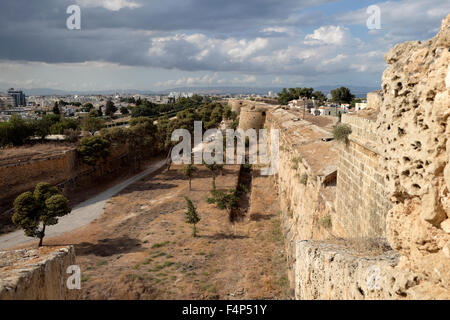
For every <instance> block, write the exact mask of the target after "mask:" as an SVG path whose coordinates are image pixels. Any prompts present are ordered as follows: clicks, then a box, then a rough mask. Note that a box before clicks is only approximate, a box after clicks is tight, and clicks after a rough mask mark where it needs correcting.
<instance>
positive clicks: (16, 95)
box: [8, 88, 27, 107]
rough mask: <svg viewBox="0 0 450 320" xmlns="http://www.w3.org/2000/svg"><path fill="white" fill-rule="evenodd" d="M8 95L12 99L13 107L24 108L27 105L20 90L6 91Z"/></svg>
mask: <svg viewBox="0 0 450 320" xmlns="http://www.w3.org/2000/svg"><path fill="white" fill-rule="evenodd" d="M8 94H9V95H10V96H11V97H13V99H14V106H15V107H24V106H26V105H27V101H26V98H25V94H24V93H23V92H22V91H21V90H14V88H11V89H9V90H8Z"/></svg>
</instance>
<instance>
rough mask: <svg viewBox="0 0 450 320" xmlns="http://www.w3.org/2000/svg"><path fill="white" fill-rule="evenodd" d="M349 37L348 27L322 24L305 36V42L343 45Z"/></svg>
mask: <svg viewBox="0 0 450 320" xmlns="http://www.w3.org/2000/svg"><path fill="white" fill-rule="evenodd" d="M347 37H348V29H347V28H345V27H341V26H322V27H320V28H319V29H316V30H314V32H313V33H312V34H307V35H306V36H305V41H304V42H305V44H310V45H315V44H331V45H342V44H344V42H345V41H346V39H347Z"/></svg>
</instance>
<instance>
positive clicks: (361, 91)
mask: <svg viewBox="0 0 450 320" xmlns="http://www.w3.org/2000/svg"><path fill="white" fill-rule="evenodd" d="M342 86H344V87H348V88H349V89H350V90H351V92H352V93H353V94H354V95H355V96H356V97H358V98H359V97H365V96H366V95H367V93H368V92H371V91H375V90H379V88H377V87H363V86H348V85H326V86H316V87H314V89H315V90H319V91H322V92H323V93H324V94H325V95H327V94H328V93H330V91H331V90H333V89H336V88H339V87H342ZM286 87H287V88H289V86H286ZM282 89H283V87H178V88H172V89H165V90H159V91H152V90H132V89H131V90H130V89H128V90H120V89H117V90H98V91H67V90H58V89H50V88H36V89H23V91H24V92H25V94H26V95H27V96H53V95H55V96H66V95H71V94H77V95H96V94H102V95H112V94H114V93H116V92H117V93H120V94H142V95H149V94H168V93H170V92H193V93H197V94H230V95H238V94H258V95H266V94H267V93H268V92H269V91H272V92H273V93H275V94H276V93H278V92H280V91H281V90H282ZM6 91H7V89H3V90H0V92H6Z"/></svg>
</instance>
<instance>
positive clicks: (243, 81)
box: [231, 75, 256, 84]
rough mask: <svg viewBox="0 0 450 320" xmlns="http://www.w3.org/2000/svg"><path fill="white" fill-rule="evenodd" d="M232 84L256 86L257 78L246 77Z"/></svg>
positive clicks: (237, 78)
mask: <svg viewBox="0 0 450 320" xmlns="http://www.w3.org/2000/svg"><path fill="white" fill-rule="evenodd" d="M231 83H232V84H255V83H256V77H255V76H250V75H245V76H243V77H242V78H239V77H236V78H234V79H233V80H232V81H231Z"/></svg>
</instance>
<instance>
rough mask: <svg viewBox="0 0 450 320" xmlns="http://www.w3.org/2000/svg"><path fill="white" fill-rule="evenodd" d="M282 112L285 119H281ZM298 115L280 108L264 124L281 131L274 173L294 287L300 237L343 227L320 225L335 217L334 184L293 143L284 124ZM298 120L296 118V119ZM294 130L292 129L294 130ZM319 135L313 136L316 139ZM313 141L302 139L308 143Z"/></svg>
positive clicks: (324, 235)
mask: <svg viewBox="0 0 450 320" xmlns="http://www.w3.org/2000/svg"><path fill="white" fill-rule="evenodd" d="M280 115H283V117H284V118H280ZM294 118H295V116H293V115H290V114H289V113H288V112H287V111H285V110H282V109H278V110H277V111H276V112H269V113H268V114H267V118H266V122H265V127H266V128H267V129H268V130H269V136H270V131H271V130H273V129H278V130H279V131H280V140H279V169H278V174H277V175H275V176H274V179H275V185H276V188H277V191H278V198H279V206H280V212H279V213H280V215H281V227H282V230H283V233H284V235H285V238H286V241H285V246H286V257H287V260H288V267H289V272H288V277H289V282H290V284H291V287H292V288H294V284H295V281H296V279H295V263H296V260H297V259H298V257H297V256H296V247H295V244H296V242H297V241H298V240H299V239H326V238H328V237H329V236H330V234H333V233H336V234H339V232H340V228H339V226H338V224H337V223H334V222H332V223H331V224H332V227H330V228H327V227H324V226H321V225H320V223H319V221H320V219H321V218H324V217H330V218H331V219H334V218H333V217H334V216H335V213H334V205H333V201H332V200H331V199H330V198H327V196H326V194H327V192H329V193H331V194H333V192H334V189H335V187H333V186H330V187H328V188H327V190H326V191H327V192H324V191H325V190H324V189H326V188H325V187H324V184H323V180H324V177H323V176H318V172H317V171H316V170H314V168H313V167H312V166H311V165H310V164H309V163H308V160H307V158H306V157H304V156H305V153H302V151H301V150H300V149H299V148H298V147H299V145H296V144H295V143H293V142H292V140H291V139H292V135H291V131H290V130H288V129H286V128H285V127H283V124H293V123H292V120H293V119H294ZM294 120H295V119H294ZM303 125H306V126H308V125H309V123H307V122H304V123H303V124H300V123H298V124H297V125H296V126H295V127H301V126H303ZM295 127H294V129H291V130H295ZM316 140H320V138H316V139H313V142H314V141H316ZM310 142H311V141H310V140H308V139H306V140H305V141H303V143H305V144H306V145H307V144H309V143H310Z"/></svg>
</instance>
